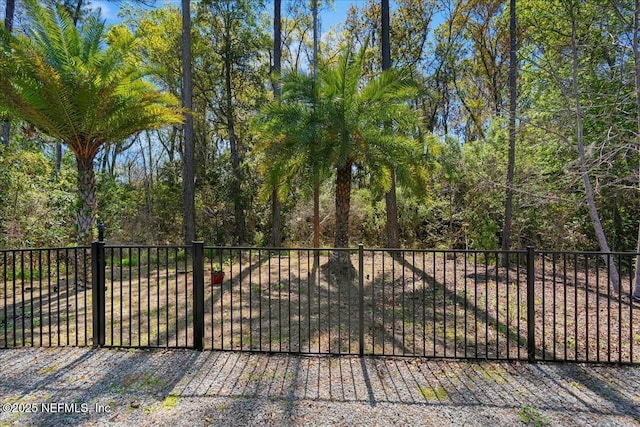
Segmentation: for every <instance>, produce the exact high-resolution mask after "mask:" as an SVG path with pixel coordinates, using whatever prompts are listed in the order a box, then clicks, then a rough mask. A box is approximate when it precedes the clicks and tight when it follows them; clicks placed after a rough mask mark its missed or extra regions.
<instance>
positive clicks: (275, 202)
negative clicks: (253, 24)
mask: <svg viewBox="0 0 640 427" xmlns="http://www.w3.org/2000/svg"><path fill="white" fill-rule="evenodd" d="M281 14H282V0H274V2H273V73H274V74H275V76H274V83H273V94H274V96H275V98H276V99H279V98H280V71H281V70H282V19H281ZM280 205H281V203H280V198H279V197H278V188H277V187H276V188H274V190H273V192H272V193H271V244H272V245H273V246H274V247H280V245H282V218H281V211H282V209H281V206H280Z"/></svg>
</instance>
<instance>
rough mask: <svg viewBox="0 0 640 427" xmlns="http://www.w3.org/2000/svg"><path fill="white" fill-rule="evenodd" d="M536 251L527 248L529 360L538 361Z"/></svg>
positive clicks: (531, 247)
mask: <svg viewBox="0 0 640 427" xmlns="http://www.w3.org/2000/svg"><path fill="white" fill-rule="evenodd" d="M535 258H536V251H535V248H534V247H533V246H527V360H528V361H529V362H535V360H536V307H535V305H536V300H535V294H534V290H535V285H536V269H535V265H534V263H535Z"/></svg>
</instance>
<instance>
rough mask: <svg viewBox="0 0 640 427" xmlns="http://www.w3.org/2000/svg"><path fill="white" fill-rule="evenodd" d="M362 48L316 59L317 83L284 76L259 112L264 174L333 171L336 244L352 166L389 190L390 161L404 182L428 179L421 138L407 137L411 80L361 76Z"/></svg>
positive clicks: (389, 74) (340, 242) (342, 241)
mask: <svg viewBox="0 0 640 427" xmlns="http://www.w3.org/2000/svg"><path fill="white" fill-rule="evenodd" d="M364 53H365V50H364V49H362V50H361V51H360V53H359V54H353V53H352V52H351V50H349V49H345V50H343V51H342V52H341V54H340V55H339V57H338V59H337V61H336V62H335V63H333V64H321V65H320V66H319V67H318V76H317V80H316V84H315V85H314V84H313V78H312V77H309V76H304V75H297V74H294V75H289V76H287V77H285V80H284V85H283V91H282V101H281V102H278V103H276V104H272V105H270V106H269V107H267V110H266V111H265V112H264V114H265V117H267V118H269V119H268V120H266V123H267V124H268V126H267V128H268V129H270V130H271V132H268V133H269V134H270V135H271V139H269V140H268V141H266V145H267V146H268V147H270V150H271V152H270V154H271V155H269V156H267V157H268V158H269V159H270V160H269V163H267V164H266V169H268V175H267V176H268V177H271V178H272V179H276V178H279V177H281V176H282V174H286V175H287V176H289V177H293V176H295V175H296V174H298V173H299V172H300V171H306V173H307V175H306V176H307V177H309V178H311V179H310V180H311V181H313V180H318V179H321V178H322V177H323V176H328V174H329V171H333V172H335V173H336V189H335V193H336V194H335V207H336V231H335V236H334V245H335V247H336V248H346V247H349V230H348V223H349V211H350V204H351V184H352V177H353V169H354V168H355V167H359V168H363V169H365V170H366V171H367V173H368V174H369V176H370V177H371V183H372V185H373V186H375V187H376V189H378V190H379V191H381V192H382V191H388V190H389V188H390V186H391V176H392V170H394V169H395V170H396V171H397V178H398V181H399V182H401V183H402V184H404V185H408V186H411V188H412V189H413V190H415V191H417V192H419V191H424V189H425V187H426V186H425V182H426V173H425V171H424V169H423V166H422V163H421V152H422V149H421V145H420V143H419V142H418V141H417V140H416V139H415V138H413V133H414V132H415V130H416V128H417V123H418V122H419V121H418V119H417V117H416V115H415V114H414V112H413V111H412V110H411V109H410V108H409V106H408V102H407V101H409V100H411V99H413V98H414V97H415V96H416V93H417V88H416V85H415V84H414V83H413V82H412V81H410V80H409V79H408V78H407V77H406V76H405V75H404V74H402V73H400V72H398V71H396V70H393V69H390V70H386V71H384V72H382V73H380V74H379V75H378V76H376V77H375V78H373V79H372V80H370V81H366V80H365V77H364V67H363V59H364ZM385 124H386V125H385ZM277 152H279V153H280V156H277V155H276V156H274V155H273V154H275V153H277ZM287 158H288V159H291V160H289V161H287V160H286V159H287ZM274 159H275V160H274ZM266 181H267V183H269V178H268V179H267V180H266ZM342 254H343V255H344V254H345V253H342ZM343 261H346V259H344V260H343Z"/></svg>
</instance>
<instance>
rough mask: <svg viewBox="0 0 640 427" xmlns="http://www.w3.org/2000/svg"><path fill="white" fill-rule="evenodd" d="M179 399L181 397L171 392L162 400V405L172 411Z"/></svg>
mask: <svg viewBox="0 0 640 427" xmlns="http://www.w3.org/2000/svg"><path fill="white" fill-rule="evenodd" d="M179 400H180V399H179V398H178V396H176V395H174V394H170V395H169V396H167V397H165V398H164V400H163V401H162V407H163V408H165V409H166V410H168V411H170V410H171V409H173V408H175V407H176V405H177V404H178V401H179Z"/></svg>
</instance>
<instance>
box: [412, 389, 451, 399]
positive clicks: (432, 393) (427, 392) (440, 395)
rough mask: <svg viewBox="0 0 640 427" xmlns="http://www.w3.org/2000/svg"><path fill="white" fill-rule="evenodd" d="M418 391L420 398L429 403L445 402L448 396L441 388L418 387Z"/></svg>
mask: <svg viewBox="0 0 640 427" xmlns="http://www.w3.org/2000/svg"><path fill="white" fill-rule="evenodd" d="M418 390H420V394H421V395H422V397H424V398H425V400H428V401H430V402H433V401H436V402H439V401H442V400H445V399H446V398H447V396H448V393H447V390H445V389H444V388H443V387H436V388H433V387H418Z"/></svg>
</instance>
